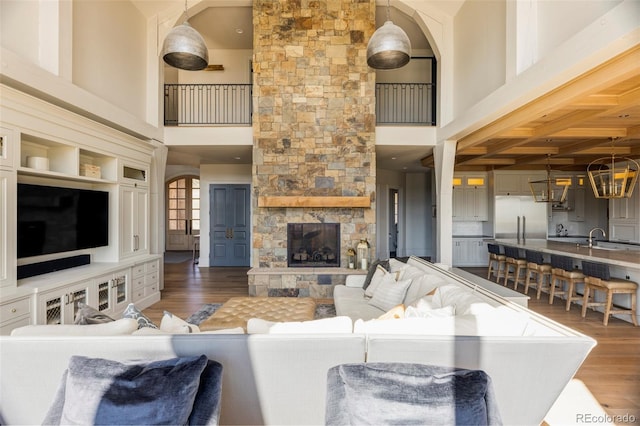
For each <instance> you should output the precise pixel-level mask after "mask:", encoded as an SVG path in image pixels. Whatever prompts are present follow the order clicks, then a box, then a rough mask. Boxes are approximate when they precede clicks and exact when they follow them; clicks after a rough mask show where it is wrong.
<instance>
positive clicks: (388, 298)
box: [369, 274, 411, 311]
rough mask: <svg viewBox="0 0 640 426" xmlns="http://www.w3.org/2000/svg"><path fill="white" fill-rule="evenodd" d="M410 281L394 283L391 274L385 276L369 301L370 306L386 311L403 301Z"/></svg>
mask: <svg viewBox="0 0 640 426" xmlns="http://www.w3.org/2000/svg"><path fill="white" fill-rule="evenodd" d="M410 284H411V280H403V281H396V280H395V277H394V276H393V274H387V275H385V276H384V277H383V278H382V282H380V285H379V286H378V288H377V289H376V291H375V293H374V294H373V296H372V297H371V300H369V304H370V305H371V306H375V307H376V308H379V309H382V310H383V311H388V310H390V309H391V308H393V307H394V306H396V305H399V304H400V303H402V301H403V300H404V296H405V294H406V293H407V289H408V288H409V285H410Z"/></svg>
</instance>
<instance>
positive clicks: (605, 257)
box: [494, 239, 640, 321]
mask: <svg viewBox="0 0 640 426" xmlns="http://www.w3.org/2000/svg"><path fill="white" fill-rule="evenodd" d="M494 241H495V243H496V244H500V245H505V246H512V247H518V248H520V249H526V250H536V251H539V252H542V253H543V255H544V257H545V261H546V262H548V261H549V255H551V254H559V255H562V256H568V257H571V258H573V259H574V265H575V266H576V267H577V268H580V266H581V265H580V261H582V260H587V261H592V262H601V263H606V264H608V265H609V270H610V273H611V276H613V277H619V278H626V279H630V280H632V281H635V282H636V283H639V284H640V249H639V247H638V246H637V245H626V244H622V243H621V244H610V243H605V244H603V246H600V247H598V246H597V245H596V246H594V247H593V248H589V247H588V246H587V245H586V244H576V243H569V242H566V243H565V242H559V241H550V240H543V239H530V240H529V239H527V240H520V241H518V240H515V239H497V240H494ZM621 247H622V248H621ZM624 247H627V249H625V248H624ZM578 291H579V292H580V293H581V292H582V286H581V285H580V286H579V287H578ZM637 298H638V300H640V286H639V289H638V295H637ZM614 303H615V304H616V305H620V306H624V307H627V308H628V307H629V306H630V304H631V301H630V297H629V296H628V295H616V296H615V298H614ZM636 316H637V317H638V319H639V320H640V316H638V315H636ZM616 317H618V316H616ZM619 318H620V319H622V320H625V321H630V318H629V316H628V315H621V316H619Z"/></svg>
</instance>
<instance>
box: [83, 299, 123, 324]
mask: <svg viewBox="0 0 640 426" xmlns="http://www.w3.org/2000/svg"><path fill="white" fill-rule="evenodd" d="M111 321H115V320H114V319H113V318H111V317H110V316H109V315H105V314H103V313H102V312H100V311H99V310H97V309H96V308H94V307H91V306H89V305H87V304H85V303H82V302H79V303H78V311H77V312H76V317H75V320H74V322H75V323H76V324H79V325H89V324H104V323H105V322H111Z"/></svg>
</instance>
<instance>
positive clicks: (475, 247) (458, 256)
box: [453, 238, 488, 266]
mask: <svg viewBox="0 0 640 426" xmlns="http://www.w3.org/2000/svg"><path fill="white" fill-rule="evenodd" d="M487 264H488V251H487V243H486V242H485V241H484V240H483V239H482V238H453V266H487Z"/></svg>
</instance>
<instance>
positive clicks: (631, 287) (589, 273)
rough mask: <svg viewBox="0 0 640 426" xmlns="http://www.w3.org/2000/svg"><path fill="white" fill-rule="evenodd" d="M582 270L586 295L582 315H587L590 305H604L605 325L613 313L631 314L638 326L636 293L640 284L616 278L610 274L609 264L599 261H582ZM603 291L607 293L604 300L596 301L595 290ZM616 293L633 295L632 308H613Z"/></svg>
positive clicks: (632, 319)
mask: <svg viewBox="0 0 640 426" xmlns="http://www.w3.org/2000/svg"><path fill="white" fill-rule="evenodd" d="M582 272H583V273H584V275H585V278H584V283H585V285H584V296H583V299H582V317H583V318H584V317H585V316H586V315H587V308H588V307H590V306H604V320H603V321H602V323H603V324H604V325H607V324H609V317H610V316H611V315H613V314H629V315H631V322H633V325H635V326H636V327H637V326H638V320H637V319H636V294H637V292H638V284H637V283H635V282H633V281H630V280H625V279H622V278H614V277H612V276H611V275H610V274H609V265H607V264H604V263H597V262H588V261H586V260H583V261H582ZM596 291H602V292H604V293H606V300H605V301H604V302H596V300H595V299H596V298H595V292H596ZM614 294H629V295H630V296H631V308H630V309H623V308H618V309H613V306H614V305H613V295H614Z"/></svg>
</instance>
